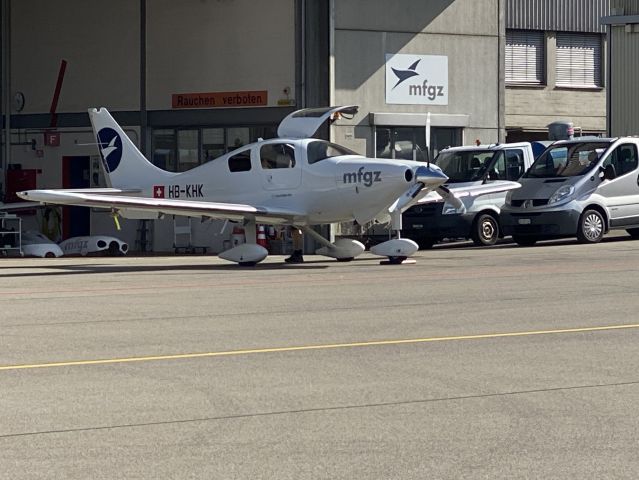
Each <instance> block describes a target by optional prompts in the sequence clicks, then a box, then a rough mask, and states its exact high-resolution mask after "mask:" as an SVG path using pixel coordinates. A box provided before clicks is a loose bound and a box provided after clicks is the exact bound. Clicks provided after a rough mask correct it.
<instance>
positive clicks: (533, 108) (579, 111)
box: [506, 32, 606, 133]
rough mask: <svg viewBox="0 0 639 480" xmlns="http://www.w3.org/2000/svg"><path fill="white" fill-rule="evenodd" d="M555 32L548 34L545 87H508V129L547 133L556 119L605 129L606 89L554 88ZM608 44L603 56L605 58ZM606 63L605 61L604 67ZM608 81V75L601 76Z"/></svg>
mask: <svg viewBox="0 0 639 480" xmlns="http://www.w3.org/2000/svg"><path fill="white" fill-rule="evenodd" d="M555 52H556V35H555V32H547V33H546V85H544V86H539V87H518V86H506V128H507V129H519V128H521V129H523V130H526V131H540V132H542V131H543V132H545V131H546V130H547V129H546V127H547V125H548V124H549V123H552V122H554V121H556V120H569V121H571V122H573V123H574V125H575V127H581V128H582V129H583V130H584V131H588V132H598V133H604V132H605V130H606V90H605V88H601V89H578V88H564V87H562V88H560V87H556V86H555V62H556V56H555ZM605 52H606V46H605V41H604V45H603V47H602V54H603V56H604V57H605ZM603 63H604V62H603V61H602V64H603ZM602 78H605V75H602Z"/></svg>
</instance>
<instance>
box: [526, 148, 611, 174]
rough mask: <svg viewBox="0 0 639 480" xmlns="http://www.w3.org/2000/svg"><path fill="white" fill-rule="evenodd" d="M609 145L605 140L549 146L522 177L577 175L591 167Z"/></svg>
mask: <svg viewBox="0 0 639 480" xmlns="http://www.w3.org/2000/svg"><path fill="white" fill-rule="evenodd" d="M609 146H610V143H607V142H578V143H564V144H560V145H556V146H551V147H549V148H548V149H547V150H546V151H545V152H544V153H542V154H541V155H540V156H539V157H538V158H537V160H535V163H533V164H532V166H531V167H530V169H528V171H527V172H526V174H525V175H524V177H526V178H554V177H578V176H580V175H583V174H585V173H586V172H588V171H589V170H590V169H592V168H593V167H594V166H595V165H596V164H597V162H598V161H599V158H601V155H602V154H603V152H605V151H606V149H607V148H608V147H609Z"/></svg>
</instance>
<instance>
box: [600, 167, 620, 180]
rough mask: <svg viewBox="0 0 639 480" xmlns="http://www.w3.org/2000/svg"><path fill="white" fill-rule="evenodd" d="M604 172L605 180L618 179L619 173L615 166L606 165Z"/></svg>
mask: <svg viewBox="0 0 639 480" xmlns="http://www.w3.org/2000/svg"><path fill="white" fill-rule="evenodd" d="M602 172H603V179H604V180H614V179H615V178H617V171H616V170H615V166H614V165H613V164H608V165H606V167H605V168H603V169H602Z"/></svg>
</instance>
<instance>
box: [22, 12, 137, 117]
mask: <svg viewBox="0 0 639 480" xmlns="http://www.w3.org/2000/svg"><path fill="white" fill-rule="evenodd" d="M139 13H140V7H139V4H138V2H131V1H128V0H112V1H109V2H108V8H106V4H105V8H96V4H95V3H94V2H87V1H84V0H66V1H65V2H64V6H62V5H61V4H60V3H59V2H41V1H38V0H20V1H19V2H16V1H13V2H11V36H12V38H11V46H12V52H11V77H12V78H11V88H12V90H13V91H20V92H23V93H24V96H25V103H24V109H23V110H22V111H21V112H20V113H21V114H29V113H45V112H48V111H49V108H50V106H51V101H52V97H53V92H54V89H55V86H56V81H57V78H58V72H59V70H60V62H61V60H63V59H64V60H66V61H67V62H68V64H67V68H66V72H65V75H64V83H63V87H62V91H61V95H60V99H59V103H58V109H57V111H58V112H77V111H80V112H86V109H87V108H89V107H91V106H96V105H105V106H108V107H109V108H110V109H112V110H136V109H139V64H140V56H139V53H140V51H139V48H138V45H139V33H138V32H139V24H140V17H139Z"/></svg>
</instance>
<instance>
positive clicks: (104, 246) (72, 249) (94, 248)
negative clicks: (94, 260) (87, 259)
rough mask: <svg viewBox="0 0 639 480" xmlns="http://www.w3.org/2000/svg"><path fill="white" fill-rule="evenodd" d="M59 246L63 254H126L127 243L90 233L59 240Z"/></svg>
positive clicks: (127, 249)
mask: <svg viewBox="0 0 639 480" xmlns="http://www.w3.org/2000/svg"><path fill="white" fill-rule="evenodd" d="M60 248H61V249H62V251H63V252H64V254H65V255H81V256H85V255H90V254H102V255H110V256H116V255H126V254H127V252H128V251H129V245H128V244H127V243H125V242H123V241H122V240H120V239H118V238H115V237H109V236H106V235H91V236H85V237H72V238H68V239H66V240H63V241H62V242H60Z"/></svg>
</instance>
